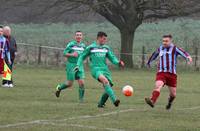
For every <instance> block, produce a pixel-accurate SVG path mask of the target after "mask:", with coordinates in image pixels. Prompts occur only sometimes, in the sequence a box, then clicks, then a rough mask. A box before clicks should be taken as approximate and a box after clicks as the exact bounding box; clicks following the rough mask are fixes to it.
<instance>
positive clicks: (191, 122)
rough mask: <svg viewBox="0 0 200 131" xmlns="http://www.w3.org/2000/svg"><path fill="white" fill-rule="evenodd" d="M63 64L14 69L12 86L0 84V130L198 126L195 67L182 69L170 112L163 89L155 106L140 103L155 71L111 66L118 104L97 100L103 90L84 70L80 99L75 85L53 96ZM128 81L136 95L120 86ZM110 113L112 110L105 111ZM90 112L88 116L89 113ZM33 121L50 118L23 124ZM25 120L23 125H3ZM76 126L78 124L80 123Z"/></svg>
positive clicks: (187, 130)
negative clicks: (100, 105)
mask: <svg viewBox="0 0 200 131" xmlns="http://www.w3.org/2000/svg"><path fill="white" fill-rule="evenodd" d="M64 74H65V72H64V69H44V68H36V67H35V68H28V67H18V68H17V69H16V71H15V72H14V80H15V84H16V87H14V88H12V89H7V88H0V130H1V131H61V130H62V131H63V130H69V131H71V130H73V131H93V130H111V129H113V130H116V129H122V130H128V131H132V130H134V131H135V130H136V131H146V130H148V131H198V130H200V125H199V121H200V115H199V114H200V107H199V106H200V101H199V99H200V95H199V94H200V86H199V85H200V82H199V79H200V75H199V72H185V73H180V74H179V77H178V95H177V99H176V101H175V103H174V106H173V109H172V110H171V111H166V110H165V105H166V102H167V97H168V90H167V89H166V88H164V89H163V90H162V94H161V96H160V99H159V100H158V103H157V105H156V107H155V108H154V109H151V108H150V107H148V106H147V105H145V104H144V100H143V99H144V97H145V96H149V95H150V93H151V91H152V88H153V85H154V76H155V72H153V71H142V70H125V71H122V70H121V71H118V70H115V71H113V79H114V82H115V86H114V90H115V92H116V94H117V96H118V97H119V98H120V99H121V105H120V107H119V108H115V107H113V105H112V104H111V103H110V101H108V102H107V105H106V108H105V109H98V108H97V107H96V106H97V102H98V100H99V97H100V95H101V94H102V92H103V89H102V87H101V85H100V84H99V83H98V82H97V81H95V80H93V79H92V78H91V76H90V74H89V72H87V74H86V80H85V81H86V95H85V102H84V103H82V104H80V103H78V100H77V99H78V92H77V88H76V87H77V84H75V85H74V88H73V89H68V90H65V91H63V92H62V94H61V97H60V98H59V99H57V98H56V97H55V96H54V92H55V86H56V84H57V83H60V82H63V81H64V80H65V75H64ZM126 84H129V85H132V86H133V87H134V90H135V92H134V93H135V94H134V96H132V97H129V98H127V97H125V96H123V95H122V93H121V87H123V86H124V85H126ZM109 113H111V114H109ZM87 116H89V117H87ZM35 120H49V121H46V123H45V121H43V122H41V123H35V124H33V123H32V124H31V123H30V124H27V122H30V121H35ZM21 122H25V123H26V124H24V125H18V126H14V127H2V126H3V125H8V124H16V123H21ZM78 126H79V127H78Z"/></svg>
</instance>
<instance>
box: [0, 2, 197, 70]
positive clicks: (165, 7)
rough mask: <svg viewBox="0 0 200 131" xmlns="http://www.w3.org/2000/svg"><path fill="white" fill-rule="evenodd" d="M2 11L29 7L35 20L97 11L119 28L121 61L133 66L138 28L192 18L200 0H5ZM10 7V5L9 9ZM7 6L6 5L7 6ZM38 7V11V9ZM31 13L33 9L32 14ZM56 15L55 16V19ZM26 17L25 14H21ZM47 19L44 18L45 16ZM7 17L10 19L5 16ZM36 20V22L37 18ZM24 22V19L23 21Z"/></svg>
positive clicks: (0, 6) (30, 18) (26, 11)
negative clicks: (154, 21)
mask: <svg viewBox="0 0 200 131" xmlns="http://www.w3.org/2000/svg"><path fill="white" fill-rule="evenodd" d="M2 1H3V3H4V4H2V5H0V11H4V10H6V11H8V10H7V9H5V8H6V7H7V5H9V4H12V3H14V5H15V7H16V6H20V7H21V6H25V7H27V8H26V9H25V10H24V14H26V15H24V16H25V17H27V20H28V21H32V20H34V19H40V20H41V19H47V18H49V17H51V18H54V19H57V18H58V17H59V16H63V15H66V12H67V13H68V12H69V11H72V10H74V9H77V8H81V9H84V10H85V9H86V10H93V11H95V12H96V13H98V14H100V15H101V16H103V17H105V18H106V19H107V20H108V21H109V22H111V23H112V24H113V25H114V26H116V27H117V28H118V29H119V31H120V33H121V59H122V60H123V61H125V63H126V66H127V67H133V55H132V54H133V40H134V34H135V31H136V29H137V28H138V26H139V25H141V24H142V22H144V21H145V20H147V19H148V20H151V19H155V18H156V19H165V18H169V17H175V18H176V17H180V16H188V15H190V14H194V13H198V12H200V2H199V0H42V1H41V0H17V1H16V0H9V1H6V0H2ZM5 4H6V6H5ZM3 5H4V6H3ZM35 8H36V9H35ZM28 10H31V16H30V12H29V13H28ZM52 12H53V16H52ZM18 15H19V16H22V15H21V14H18ZM41 16H43V17H41ZM5 17H6V18H8V17H7V16H6V15H5ZM33 18H34V19H33ZM23 21H24V19H23Z"/></svg>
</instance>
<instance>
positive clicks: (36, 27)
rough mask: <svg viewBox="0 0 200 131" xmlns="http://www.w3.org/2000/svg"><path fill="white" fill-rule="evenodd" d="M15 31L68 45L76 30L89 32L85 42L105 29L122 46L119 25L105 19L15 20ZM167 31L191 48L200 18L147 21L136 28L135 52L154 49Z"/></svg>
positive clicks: (25, 38) (26, 38) (21, 37)
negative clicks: (63, 20) (37, 21)
mask: <svg viewBox="0 0 200 131" xmlns="http://www.w3.org/2000/svg"><path fill="white" fill-rule="evenodd" d="M11 27H12V28H13V31H14V35H15V36H16V38H17V41H18V42H25V43H29V44H38V45H50V46H57V47H65V45H66V41H69V40H71V39H72V35H73V33H74V32H75V31H76V30H82V31H83V32H84V33H85V42H86V43H90V42H91V41H93V40H95V38H96V33H97V32H98V31H105V32H107V33H108V35H109V42H108V44H109V45H111V46H112V47H114V48H119V47H120V34H119V31H118V29H117V28H115V27H114V26H113V25H111V24H110V23H108V22H105V23H75V24H71V25H66V24H63V23H57V24H50V23H49V24H28V25H25V24H18V25H15V24H12V25H11ZM166 33H171V34H172V35H174V40H175V43H177V44H178V45H180V46H181V47H184V48H186V49H188V50H191V51H193V50H192V49H191V48H193V47H197V45H198V46H200V44H199V43H200V21H198V20H190V19H178V20H176V21H175V22H173V21H170V20H165V21H160V22H159V23H149V24H148V23H144V24H142V25H141V26H140V27H139V28H138V29H137V31H136V35H135V41H134V53H141V49H142V46H143V45H145V46H146V47H147V51H148V52H151V51H152V50H154V49H155V47H157V46H158V45H159V43H160V39H161V36H162V35H163V34H166Z"/></svg>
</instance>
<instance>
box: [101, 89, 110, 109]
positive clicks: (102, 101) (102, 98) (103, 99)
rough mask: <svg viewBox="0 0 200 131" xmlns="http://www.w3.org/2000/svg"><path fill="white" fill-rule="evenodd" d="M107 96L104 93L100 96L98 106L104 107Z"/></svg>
mask: <svg viewBox="0 0 200 131" xmlns="http://www.w3.org/2000/svg"><path fill="white" fill-rule="evenodd" d="M108 97H109V95H108V94H107V93H106V92H104V93H103V95H102V96H101V99H100V101H99V105H101V106H102V105H104V104H105V103H106V101H107V100H108Z"/></svg>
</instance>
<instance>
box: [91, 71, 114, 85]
mask: <svg viewBox="0 0 200 131" xmlns="http://www.w3.org/2000/svg"><path fill="white" fill-rule="evenodd" d="M91 73H92V76H93V78H94V79H96V80H98V81H99V76H100V75H104V76H105V77H106V78H107V79H108V81H109V83H110V85H111V86H113V81H112V76H111V73H110V71H109V70H108V69H97V68H96V69H92V72H91Z"/></svg>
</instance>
